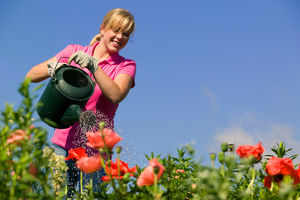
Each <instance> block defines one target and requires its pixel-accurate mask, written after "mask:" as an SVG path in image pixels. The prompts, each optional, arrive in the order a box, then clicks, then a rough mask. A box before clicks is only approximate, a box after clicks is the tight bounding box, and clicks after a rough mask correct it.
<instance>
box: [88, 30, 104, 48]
mask: <svg viewBox="0 0 300 200" xmlns="http://www.w3.org/2000/svg"><path fill="white" fill-rule="evenodd" d="M101 36H102V35H101V33H99V34H97V35H95V36H94V37H93V39H92V40H91V42H90V46H93V44H95V43H96V42H97V41H100V40H101Z"/></svg>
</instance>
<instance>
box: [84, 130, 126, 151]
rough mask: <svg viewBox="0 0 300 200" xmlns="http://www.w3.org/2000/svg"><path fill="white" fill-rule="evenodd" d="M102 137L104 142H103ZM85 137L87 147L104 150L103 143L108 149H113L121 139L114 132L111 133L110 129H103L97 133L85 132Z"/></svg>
mask: <svg viewBox="0 0 300 200" xmlns="http://www.w3.org/2000/svg"><path fill="white" fill-rule="evenodd" d="M103 136H104V140H103ZM86 137H87V139H88V141H89V142H88V143H87V145H88V146H90V147H92V148H96V149H99V148H103V149H104V148H105V145H104V142H105V144H106V146H107V148H109V149H113V148H114V146H115V145H116V144H117V143H118V142H120V141H121V140H122V138H121V137H120V136H119V135H118V134H117V133H115V132H113V131H112V130H111V129H108V128H104V129H103V130H102V132H101V131H97V132H87V133H86Z"/></svg>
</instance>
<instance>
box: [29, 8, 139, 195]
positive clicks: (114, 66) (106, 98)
mask: <svg viewBox="0 0 300 200" xmlns="http://www.w3.org/2000/svg"><path fill="white" fill-rule="evenodd" d="M134 29H135V22H134V17H133V16H132V14H131V13H130V12H128V11H127V10H125V9H120V8H116V9H112V10H111V11H109V12H108V13H107V14H106V15H105V17H104V19H103V22H102V25H101V27H100V31H99V34H97V35H96V36H95V37H94V38H93V39H92V41H91V43H90V45H89V46H81V45H74V44H73V45H68V46H67V47H66V48H65V49H63V50H62V51H60V52H59V53H58V54H57V55H56V56H54V57H53V58H51V59H49V60H47V61H45V62H43V63H41V64H38V65H36V66H34V67H33V68H31V69H30V71H29V72H28V73H27V75H26V77H28V78H31V81H32V82H35V83H36V82H40V81H43V80H45V79H47V78H49V77H50V76H53V74H54V73H55V72H54V69H55V66H56V65H57V67H59V66H61V65H62V63H68V64H70V65H72V66H75V67H79V68H82V70H84V71H85V72H87V73H88V74H89V76H90V77H92V79H93V80H95V82H96V83H97V84H96V87H95V91H94V93H93V95H92V97H91V98H90V99H89V101H88V102H87V104H86V106H85V108H84V110H92V111H93V112H95V113H96V114H97V116H98V117H100V118H101V120H102V121H103V120H104V121H106V124H107V127H109V128H112V129H113V127H114V121H113V118H114V116H115V112H116V110H117V108H118V105H119V103H120V102H121V101H122V100H123V99H124V98H125V97H126V96H127V94H128V92H129V90H130V89H131V88H133V87H134V85H135V82H134V79H135V71H136V63H135V61H133V60H130V59H125V58H123V57H122V56H120V55H119V51H120V50H121V49H123V48H124V47H125V46H126V44H127V42H128V40H129V38H130V36H131V35H132V33H133V32H134ZM66 57H67V58H66ZM58 62H59V63H58ZM78 130H80V128H79V125H78V123H75V124H74V125H72V126H71V127H69V128H67V129H56V130H55V133H54V136H53V138H52V139H51V141H52V143H53V144H52V147H53V148H54V149H55V153H56V154H58V155H64V156H67V155H68V150H69V149H71V148H76V147H82V146H84V147H85V148H87V147H86V146H85V144H84V142H83V141H82V135H83V133H81V131H78ZM88 152H90V154H93V153H95V151H92V150H90V151H88ZM74 164H75V163H74V161H72V160H69V161H67V165H68V167H69V169H68V172H67V180H68V181H67V182H68V185H67V188H68V196H69V197H70V196H72V195H73V193H74V190H75V189H76V185H77V182H78V174H79V171H78V169H77V168H76V167H75V165H74ZM103 173H104V172H103V170H102V171H101V170H100V171H99V172H97V173H95V174H94V175H93V188H94V191H98V189H99V183H100V181H101V180H100V178H101V176H103V175H104V174H103Z"/></svg>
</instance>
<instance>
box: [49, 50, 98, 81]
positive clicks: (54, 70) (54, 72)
mask: <svg viewBox="0 0 300 200" xmlns="http://www.w3.org/2000/svg"><path fill="white" fill-rule="evenodd" d="M62 58H70V57H67V56H63V57H60V58H59V59H58V61H57V63H56V65H55V67H54V76H55V70H56V68H57V65H58V63H59V61H60V59H62ZM54 80H55V79H54ZM92 81H93V83H94V84H96V83H95V80H93V79H92Z"/></svg>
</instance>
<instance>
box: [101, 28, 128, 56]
mask: <svg viewBox="0 0 300 200" xmlns="http://www.w3.org/2000/svg"><path fill="white" fill-rule="evenodd" d="M101 34H102V38H101V40H103V42H104V45H105V46H106V49H107V50H108V52H109V53H116V52H118V51H120V50H121V49H123V48H124V47H125V46H126V44H127V42H128V39H129V35H126V34H124V33H116V32H114V31H113V30H112V29H107V30H106V29H104V30H102V31H101Z"/></svg>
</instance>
